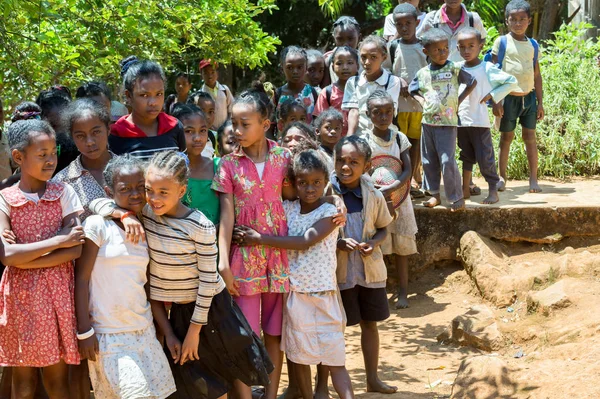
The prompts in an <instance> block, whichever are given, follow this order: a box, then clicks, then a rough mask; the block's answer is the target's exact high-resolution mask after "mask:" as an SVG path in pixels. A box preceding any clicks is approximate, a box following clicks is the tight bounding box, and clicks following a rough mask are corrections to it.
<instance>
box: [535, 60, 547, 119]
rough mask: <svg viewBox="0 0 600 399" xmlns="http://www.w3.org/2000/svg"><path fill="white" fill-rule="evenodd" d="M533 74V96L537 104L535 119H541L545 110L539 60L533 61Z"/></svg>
mask: <svg viewBox="0 0 600 399" xmlns="http://www.w3.org/2000/svg"><path fill="white" fill-rule="evenodd" d="M533 73H534V74H535V75H534V78H535V80H534V83H535V96H536V98H537V102H538V106H537V119H538V121H541V120H542V119H544V116H545V115H546V112H545V111H544V88H543V86H542V73H541V71H540V63H539V61H536V62H535V67H534V69H533Z"/></svg>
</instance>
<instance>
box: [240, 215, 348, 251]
mask: <svg viewBox="0 0 600 399" xmlns="http://www.w3.org/2000/svg"><path fill="white" fill-rule="evenodd" d="M337 228H338V226H337V225H336V224H335V223H334V222H333V217H326V218H323V219H321V220H319V221H318V222H316V223H315V224H313V225H312V226H311V227H310V228H309V229H308V230H306V232H305V233H304V235H302V236H285V237H283V236H282V237H280V236H268V235H264V234H260V233H258V232H257V231H255V230H253V229H251V228H250V227H246V226H238V227H236V228H235V233H234V234H235V235H236V238H238V239H239V240H240V242H241V243H242V244H243V245H267V246H269V247H276V248H283V249H293V250H297V251H302V250H305V249H308V248H310V247H312V246H313V245H315V244H316V243H318V242H319V241H321V240H323V239H324V238H325V237H327V236H328V235H329V234H331V233H332V232H333V231H334V230H335V229H337Z"/></svg>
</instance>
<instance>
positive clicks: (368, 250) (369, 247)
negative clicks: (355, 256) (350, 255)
mask: <svg viewBox="0 0 600 399" xmlns="http://www.w3.org/2000/svg"><path fill="white" fill-rule="evenodd" d="M374 249H375V247H374V246H373V243H372V242H371V241H367V242H361V243H360V244H358V250H359V251H360V254H361V255H362V256H370V255H371V254H372V253H373V250H374Z"/></svg>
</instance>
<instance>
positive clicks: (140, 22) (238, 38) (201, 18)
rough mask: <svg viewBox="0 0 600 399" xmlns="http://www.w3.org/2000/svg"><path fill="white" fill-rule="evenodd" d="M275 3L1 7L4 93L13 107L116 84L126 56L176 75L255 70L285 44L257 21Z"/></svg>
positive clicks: (11, 0)
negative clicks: (210, 67)
mask: <svg viewBox="0 0 600 399" xmlns="http://www.w3.org/2000/svg"><path fill="white" fill-rule="evenodd" d="M275 8H276V1H275V0H255V1H249V0H201V1H197V0H141V1H135V2H134V1H130V0H45V1H36V2H34V1H32V0H2V1H1V2H0V14H1V15H2V19H1V20H0V70H1V71H2V74H1V75H0V88H1V89H2V97H3V98H5V100H6V103H7V104H14V103H16V102H18V101H22V100H25V99H31V98H33V97H34V96H35V94H36V93H37V92H38V91H39V90H41V89H43V88H47V87H48V86H49V85H51V84H56V83H61V84H65V85H67V86H70V87H76V86H77V85H78V84H80V83H81V82H82V81H84V80H87V79H103V80H105V81H106V82H108V83H109V84H113V85H114V84H116V83H117V82H118V78H119V67H118V63H119V61H120V60H121V59H122V58H124V57H126V56H127V55H130V54H134V55H137V56H138V57H143V58H151V59H154V60H156V61H158V62H160V63H161V64H162V65H163V66H164V67H166V68H169V67H170V66H171V65H174V64H181V63H188V62H189V63H192V62H193V63H194V64H195V63H196V62H197V60H198V59H199V58H201V57H202V58H212V59H213V60H215V61H218V62H222V63H234V64H237V65H240V66H247V67H250V68H255V67H257V66H261V65H264V63H265V62H267V55H268V54H269V53H271V52H273V51H275V45H277V44H278V43H279V41H278V39H277V38H275V37H271V36H269V35H268V34H267V33H265V32H264V31H263V30H262V29H261V26H260V25H259V23H258V22H256V21H255V18H256V17H257V16H259V15H260V14H262V13H264V12H270V11H271V10H273V9H275Z"/></svg>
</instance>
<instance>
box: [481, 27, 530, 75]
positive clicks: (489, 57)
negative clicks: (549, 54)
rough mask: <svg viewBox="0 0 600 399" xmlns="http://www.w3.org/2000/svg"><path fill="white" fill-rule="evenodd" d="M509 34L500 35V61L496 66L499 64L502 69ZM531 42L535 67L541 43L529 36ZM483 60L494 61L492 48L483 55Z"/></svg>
mask: <svg viewBox="0 0 600 399" xmlns="http://www.w3.org/2000/svg"><path fill="white" fill-rule="evenodd" d="M507 36H508V35H502V36H500V45H499V46H498V61H497V62H496V66H498V68H500V69H502V62H503V61H504V55H505V54H506V40H507V39H506V38H507ZM528 39H529V42H530V43H531V45H532V46H533V66H534V67H535V64H537V62H538V57H539V54H540V45H539V44H538V42H536V41H535V39H532V38H528ZM483 60H484V61H486V62H492V50H491V49H490V50H488V51H486V53H485V55H484V56H483Z"/></svg>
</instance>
